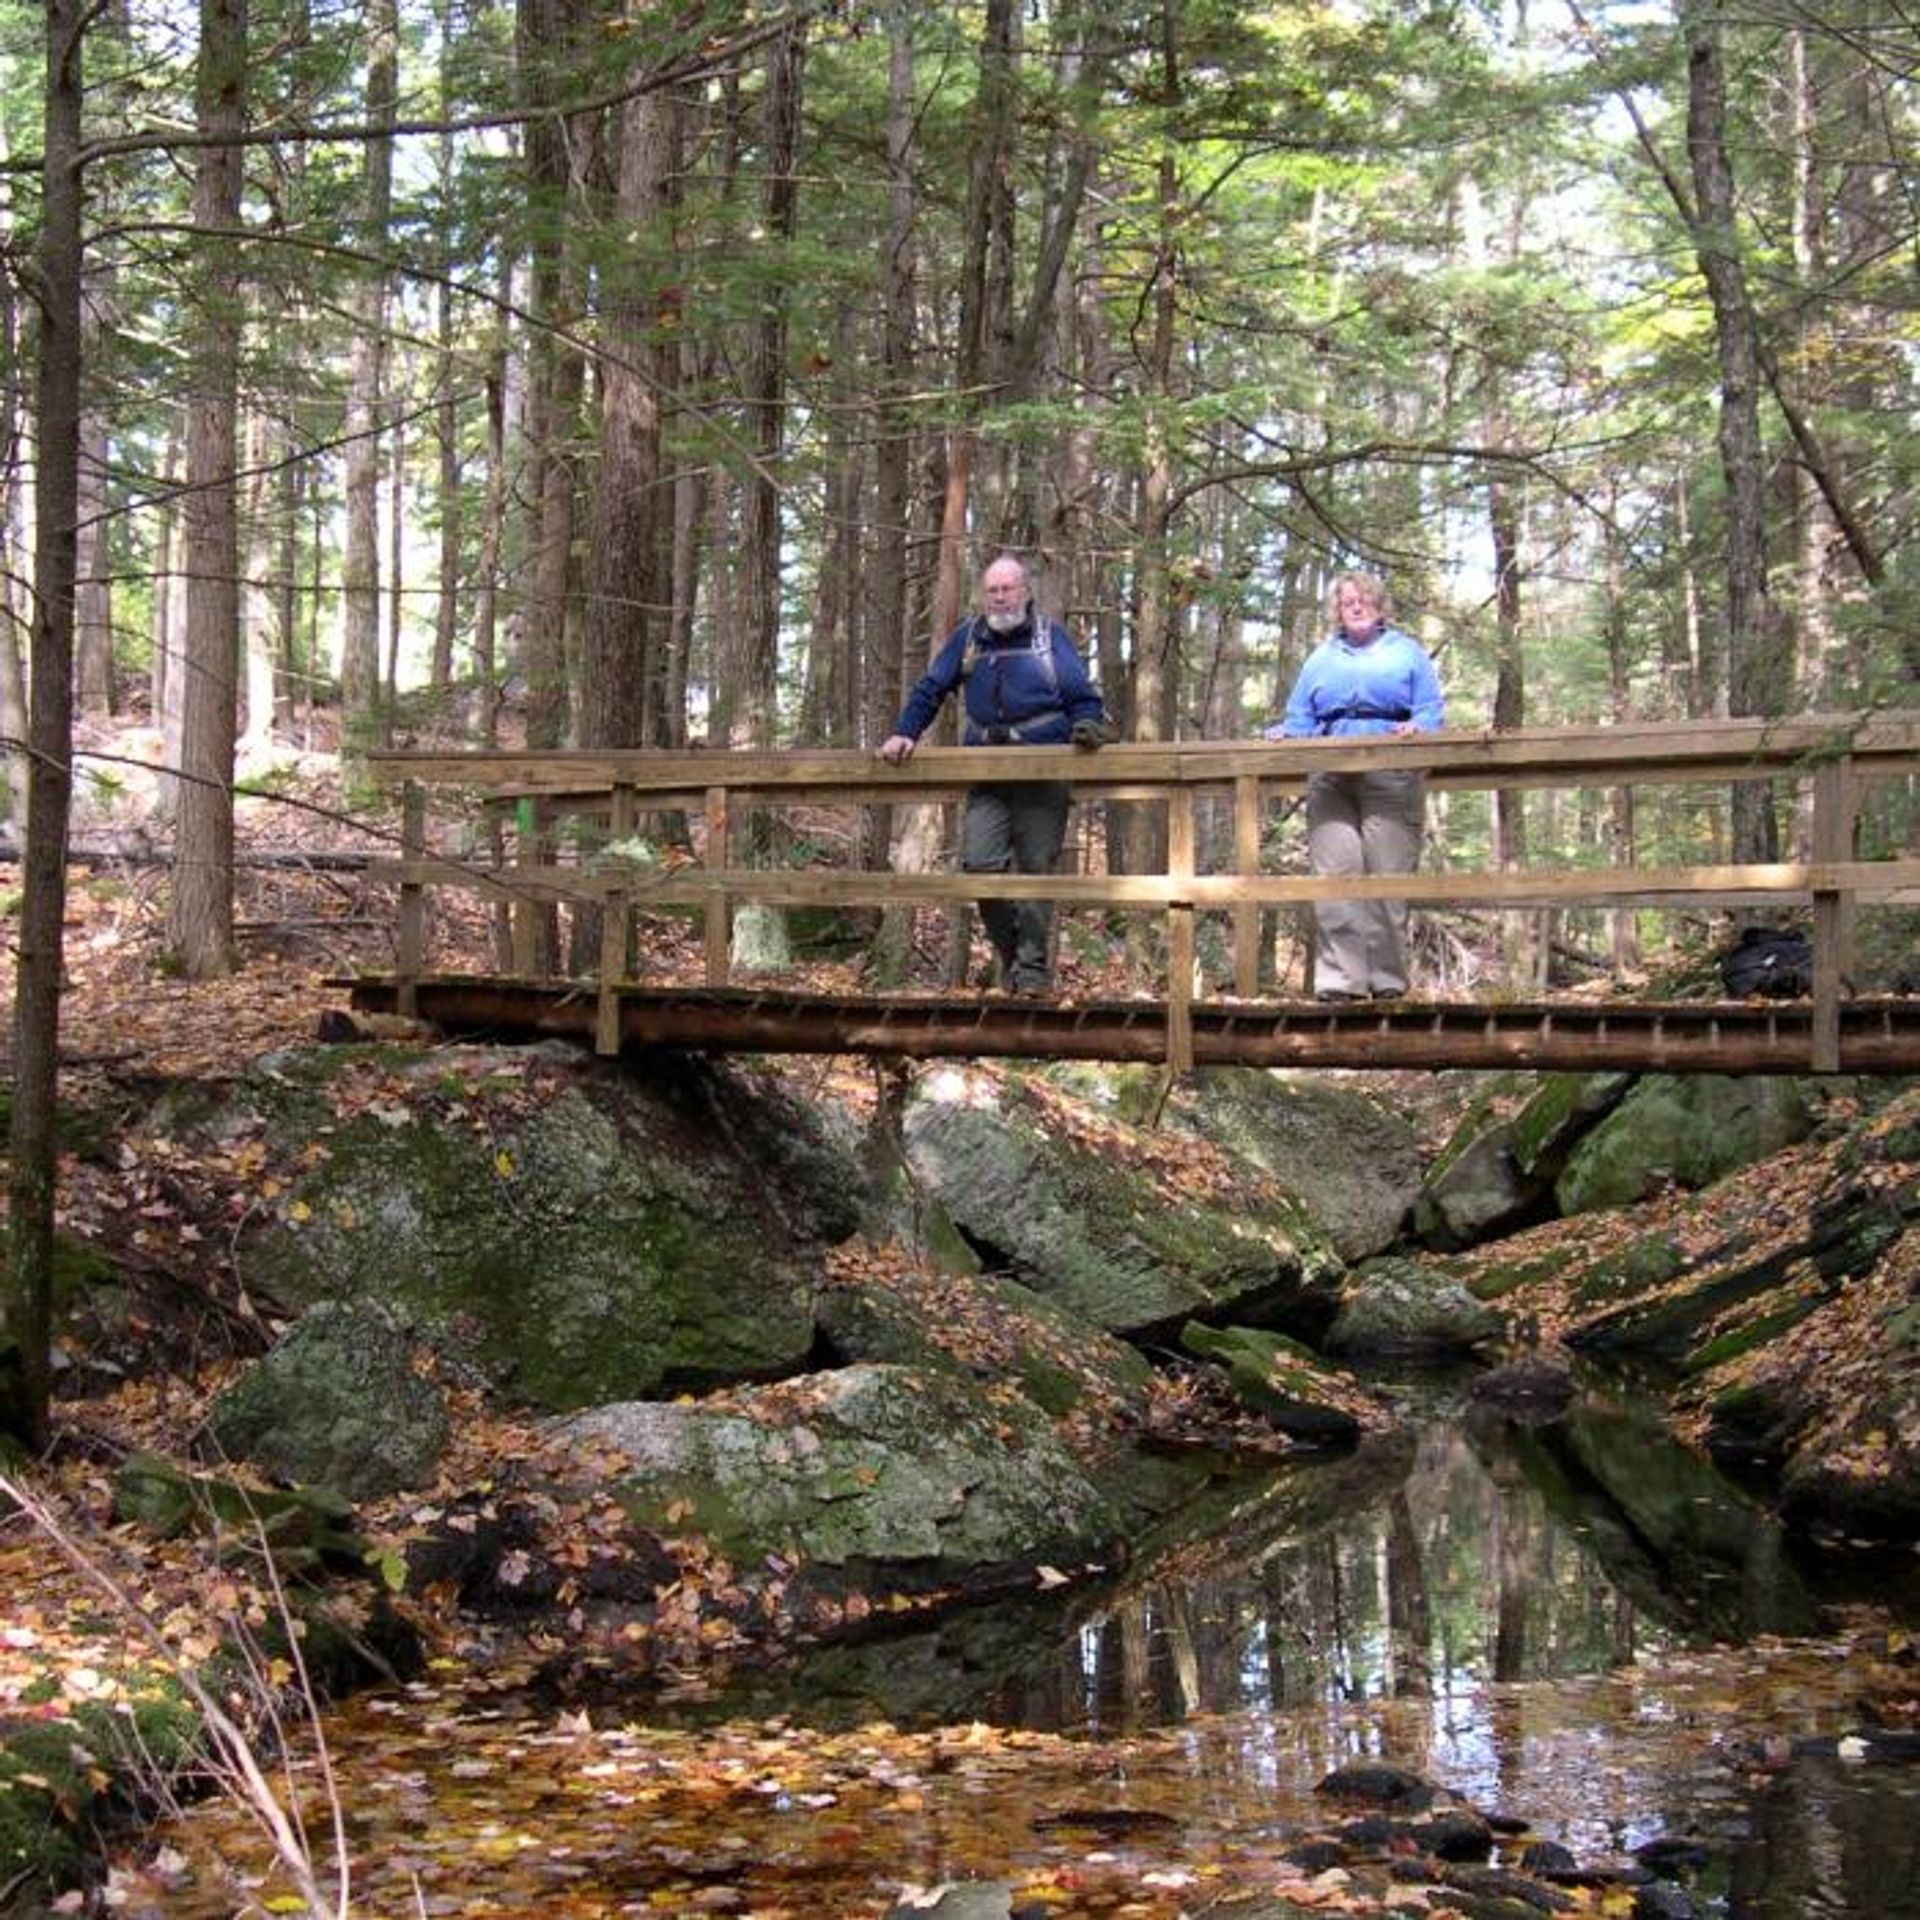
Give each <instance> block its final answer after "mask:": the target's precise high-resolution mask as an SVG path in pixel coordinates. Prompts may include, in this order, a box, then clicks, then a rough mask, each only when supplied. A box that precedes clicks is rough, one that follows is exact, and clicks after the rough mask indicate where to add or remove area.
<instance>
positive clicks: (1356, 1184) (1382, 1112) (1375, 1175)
mask: <svg viewBox="0 0 1920 1920" xmlns="http://www.w3.org/2000/svg"><path fill="white" fill-rule="evenodd" d="M1050 1077H1052V1078H1054V1079H1055V1080H1057V1081H1059V1082H1060V1083H1061V1084H1064V1085H1066V1086H1068V1087H1069V1088H1070V1089H1071V1090H1072V1091H1073V1092H1074V1093H1075V1094H1076V1095H1077V1096H1079V1097H1081V1098H1084V1099H1087V1100H1088V1101H1089V1102H1090V1103H1095V1104H1100V1105H1105V1106H1109V1107H1111V1108H1112V1110H1113V1111H1115V1112H1116V1113H1117V1114H1118V1115H1119V1116H1120V1117H1121V1118H1122V1119H1126V1120H1129V1121H1134V1122H1140V1121H1144V1120H1146V1119H1148V1118H1149V1116H1151V1117H1152V1118H1153V1119H1154V1120H1155V1121H1156V1123H1157V1124H1158V1125H1159V1126H1161V1127H1163V1128H1167V1129H1170V1130H1173V1131H1177V1132H1180V1133H1185V1134H1189V1135H1193V1136H1195V1137H1197V1138H1199V1139H1203V1140H1210V1141H1212V1142H1213V1143H1214V1144H1215V1145H1217V1146H1219V1147H1220V1148H1221V1149H1223V1150H1224V1151H1225V1152H1227V1153H1229V1154H1231V1155H1233V1156H1234V1157H1235V1158H1236V1159H1238V1160H1243V1161H1245V1162H1246V1163H1247V1164H1248V1165H1249V1166H1252V1167H1257V1168H1258V1169H1259V1170H1260V1171H1261V1172H1262V1173H1263V1174H1265V1175H1266V1176H1267V1177H1268V1178H1269V1179H1270V1180H1271V1181H1272V1182H1273V1184H1274V1186H1275V1187H1276V1188H1277V1189H1278V1190H1279V1191H1280V1192H1281V1193H1284V1194H1287V1195H1289V1196H1290V1197H1291V1198H1293V1199H1294V1200H1296V1201H1297V1202H1298V1203H1299V1205H1300V1206H1301V1207H1302V1208H1303V1209H1304V1210H1305V1211H1306V1213H1307V1215H1308V1216H1309V1217H1310V1218H1311V1219H1312V1220H1313V1222H1314V1223H1315V1225H1316V1226H1318V1227H1319V1228H1320V1229H1321V1231H1322V1232H1323V1233H1324V1234H1325V1235H1326V1237H1327V1240H1328V1242H1329V1244H1330V1245H1331V1246H1332V1248H1333V1250H1334V1252H1336V1253H1337V1254H1338V1255H1339V1256H1340V1258H1341V1259H1343V1260H1364V1259H1365V1258H1366V1257H1367V1256H1368V1255H1369V1254H1374V1253H1379V1252H1380V1251H1381V1250H1382V1249H1384V1248H1386V1247H1389V1246H1391V1245H1392V1244H1393V1242H1394V1241H1395V1240H1396V1239H1397V1238H1398V1237H1399V1234H1400V1230H1401V1228H1402V1226H1403V1225H1404V1224H1405V1223H1406V1219H1407V1214H1408V1211H1409V1209H1410V1208H1411V1207H1412V1205H1413V1201H1414V1196H1415V1194H1417V1193H1418V1192H1419V1189H1420V1179H1421V1173H1422V1170H1423V1168H1424V1166H1425V1163H1426V1156H1425V1154H1424V1152H1423V1150H1422V1148H1421V1145H1420V1138H1419V1135H1418V1134H1417V1133H1416V1132H1415V1130H1414V1128H1413V1126H1412V1125H1411V1124H1410V1123H1409V1121H1408V1120H1407V1118H1406V1116H1405V1115H1404V1114H1402V1113H1400V1112H1398V1111H1396V1110H1395V1109H1394V1108H1392V1107H1389V1106H1387V1105H1384V1104H1383V1103H1382V1102H1381V1101H1380V1100H1378V1099H1376V1098H1374V1097H1373V1096H1372V1095H1370V1094H1367V1093H1364V1092H1362V1091H1360V1090H1359V1089H1358V1088H1356V1087H1353V1086H1350V1085H1348V1084H1346V1083H1344V1082H1341V1081H1336V1080H1329V1079H1328V1078H1327V1077H1326V1076H1325V1075H1324V1074H1304V1073H1302V1074H1293V1073H1283V1072H1279V1071H1273V1070H1268V1069H1265V1068H1260V1067H1202V1068H1200V1069H1198V1070H1197V1071H1196V1072H1194V1073H1191V1074H1186V1075H1183V1076H1182V1077H1181V1078H1180V1080H1179V1081H1178V1082H1177V1083H1176V1084H1175V1085H1174V1086H1173V1087H1172V1088H1171V1089H1169V1088H1167V1087H1166V1084H1165V1080H1164V1077H1163V1076H1162V1075H1161V1073H1160V1072H1159V1070H1158V1069H1149V1068H1145V1067H1103V1068H1090V1067H1077V1066H1076V1067H1073V1068H1056V1069H1054V1070H1053V1072H1052V1074H1051V1076H1050ZM1163 1095H1164V1099H1163V1098H1162V1096H1163Z"/></svg>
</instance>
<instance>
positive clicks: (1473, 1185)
mask: <svg viewBox="0 0 1920 1920" xmlns="http://www.w3.org/2000/svg"><path fill="white" fill-rule="evenodd" d="M1631 1084H1632V1079H1631V1076H1629V1075H1626V1074H1618V1073H1553V1074H1548V1075H1546V1076H1545V1077H1544V1078H1543V1079H1541V1080H1540V1081H1539V1082H1538V1083H1537V1084H1536V1085H1534V1086H1532V1088H1531V1091H1525V1092H1524V1097H1522V1095H1523V1090H1524V1089H1525V1087H1526V1083H1525V1082H1516V1081H1514V1080H1511V1079H1507V1080H1503V1081H1502V1082H1501V1083H1500V1084H1499V1085H1498V1086H1497V1087H1496V1088H1495V1089H1492V1090H1490V1091H1489V1092H1488V1093H1486V1094H1483V1095H1482V1097H1481V1098H1480V1099H1479V1100H1478V1101H1476V1102H1475V1104H1474V1105H1473V1106H1472V1107H1471V1108H1470V1109H1469V1110H1468V1112H1467V1114H1466V1115H1465V1116H1464V1117H1463V1118H1462V1120H1461V1122H1460V1124H1459V1125H1458V1126H1457V1127H1456V1128H1455V1129H1454V1132H1453V1136H1452V1138H1451V1139H1450V1140H1449V1141H1448V1143H1447V1145H1446V1147H1445V1148H1444V1149H1443V1150H1442V1151H1441V1153H1440V1154H1439V1155H1438V1156H1437V1157H1436V1159H1435V1161H1434V1164H1433V1166H1432V1167H1431V1168H1430V1169H1429V1170H1428V1173H1427V1177H1426V1180H1425V1182H1424V1183H1423V1185H1422V1186H1421V1189H1420V1192H1419V1195H1418V1197H1417V1199H1416V1200H1415V1202H1414V1209H1413V1230H1414V1233H1415V1235H1416V1236H1417V1237H1418V1238H1419V1239H1420V1240H1421V1242H1422V1243H1423V1244H1425V1245H1427V1246H1430V1247H1434V1248H1437V1249H1440V1250H1444V1251H1452V1250H1457V1249H1459V1248H1462V1247H1470V1246H1477V1245H1479V1244H1480V1243H1481V1242H1483V1241H1486V1240H1490V1239H1493V1238H1495V1237H1496V1236H1498V1235H1500V1234H1503V1233H1511V1232H1514V1231H1516V1230H1517V1229H1519V1228H1521V1227H1524V1226H1526V1225H1529V1224H1530V1223H1532V1222H1534V1221H1538V1220H1541V1219H1545V1218H1548V1217H1550V1216H1551V1214H1552V1213H1553V1211H1554V1197H1553V1196H1554V1182H1555V1180H1556V1179H1557V1178H1558V1177H1559V1175H1560V1173H1561V1170H1562V1169H1563V1168H1564V1167H1565V1166H1566V1164H1567V1160H1568V1157H1569V1155H1571V1154H1572V1153H1573V1152H1574V1150H1575V1148H1576V1147H1577V1146H1578V1144H1579V1142H1580V1141H1581V1140H1582V1139H1583V1138H1584V1137H1585V1136H1586V1134H1587V1133H1588V1132H1589V1130H1590V1129H1592V1128H1593V1127H1594V1126H1595V1125H1596V1124H1598V1122H1599V1121H1600V1120H1601V1119H1602V1118H1603V1117H1604V1116H1605V1115H1606V1114H1607V1113H1609V1112H1610V1111H1611V1110H1612V1109H1613V1108H1614V1107H1615V1106H1616V1105H1617V1104H1618V1103H1619V1102H1620V1100H1621V1099H1622V1098H1623V1097H1624V1096H1625V1094H1626V1092H1627V1089H1628V1088H1629V1087H1630V1086H1631Z"/></svg>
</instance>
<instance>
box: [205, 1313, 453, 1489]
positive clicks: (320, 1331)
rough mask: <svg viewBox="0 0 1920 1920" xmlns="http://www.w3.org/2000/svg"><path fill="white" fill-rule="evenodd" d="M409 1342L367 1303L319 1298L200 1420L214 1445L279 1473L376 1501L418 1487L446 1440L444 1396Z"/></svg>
mask: <svg viewBox="0 0 1920 1920" xmlns="http://www.w3.org/2000/svg"><path fill="white" fill-rule="evenodd" d="M413 1357H414V1356H413V1349H412V1345H411V1342H410V1341H409V1340H408V1339H407V1337H406V1335H405V1334H404V1333H403V1332H402V1330H401V1329H400V1328H399V1327H397V1326H396V1325H395V1324H394V1322H393V1318H392V1316H391V1315H390V1314H388V1313H387V1312H386V1311H385V1310H384V1309H383V1308H381V1307H378V1306H376V1305H374V1304H373V1303H372V1302H370V1301H321V1302H320V1303H319V1304H318V1305H317V1306H315V1307H313V1308H311V1309H310V1310H309V1311H308V1312H307V1313H305V1314H303V1315H302V1316H301V1318H300V1320H299V1321H298V1322H297V1323H296V1324H295V1325H294V1327H293V1328H292V1329H291V1331H289V1332H288V1333H287V1334H286V1336H285V1337H284V1338H283V1339H282V1340H281V1341H280V1342H279V1344H278V1345H276V1346H275V1347H274V1348H273V1350H272V1351H271V1352H270V1353H268V1354H267V1355H266V1356H265V1358H264V1359H262V1360H260V1361H258V1362H256V1363H255V1364H254V1365H253V1366H252V1367H250V1368H248V1369H247V1371H246V1372H244V1373H243V1374H241V1375H240V1376H239V1378H238V1379H236V1380H234V1381H233V1382H232V1383H231V1384H230V1385H229V1386H227V1387H226V1388H225V1389H224V1390H223V1391H222V1393H221V1394H220V1396H219V1398H218V1399H217V1400H216V1401H215V1402H214V1405H213V1410H212V1413H211V1414H210V1415H209V1420H208V1425H209V1429H210V1431H211V1433H212V1435H213V1438H214V1440H215V1442H216V1443H217V1444H218V1445H219V1447H220V1448H221V1450H222V1451H223V1452H225V1453H227V1454H230V1455H231V1456H233V1457H234V1458H235V1459H240V1460H248V1461H251V1462H252V1463H253V1464H254V1465H255V1466H258V1467H260V1468H261V1469H263V1470H264V1471H265V1472H267V1473H269V1474H272V1475H273V1476H274V1477H276V1478H277V1479H282V1480H292V1481H297V1482H302V1483H306V1484H315V1483H317V1484H320V1485H324V1486H329V1487H335V1488H337V1489H338V1490H339V1491H340V1492H341V1493H343V1494H344V1495H345V1496H346V1497H347V1498H348V1499H349V1500H374V1499H379V1498H380V1497H381V1496H383V1495H385V1494H389V1493H397V1492H399V1491H400V1490H401V1489H402V1488H404V1487H415V1486H420V1485H422V1484H423V1483H424V1482H425V1481H427V1480H428V1479H430V1478H431V1477H432V1474H433V1470H434V1466H435V1464H436V1462H437V1461H438V1460H439V1458H440V1455H441V1452H442V1451H443V1449H444V1448H445V1446H446V1444H447V1434H448V1424H447V1409H446V1402H445V1400H444V1398H443V1396H442V1395H441V1393H440V1390H439V1389H438V1388H437V1387H436V1386H434V1385H433V1383H432V1382H431V1381H429V1380H427V1379H425V1378H424V1377H423V1376H422V1375H421V1374H420V1373H419V1372H418V1371H417V1370H416V1369H415V1367H414V1364H413Z"/></svg>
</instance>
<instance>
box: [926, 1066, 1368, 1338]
mask: <svg viewBox="0 0 1920 1920" xmlns="http://www.w3.org/2000/svg"><path fill="white" fill-rule="evenodd" d="M905 1143H906V1152H907V1157H908V1161H909V1163H910V1165H911V1166H912V1168H913V1171H914V1174H915V1177H916V1178H917V1179H918V1180H919V1181H920V1182H921V1183H922V1185H923V1186H924V1187H926V1188H927V1189H928V1190H929V1191H930V1193H931V1194H932V1195H933V1197H934V1198H935V1199H936V1200H937V1201H938V1202H939V1203H940V1205H941V1206H942V1207H943V1208H944V1209H945V1211H946V1213H947V1214H948V1216H949V1217H950V1218H951V1219H952V1220H953V1221H954V1223H955V1224H956V1225H957V1226H958V1227H959V1228H960V1230H961V1231H962V1232H963V1233H965V1234H966V1236H967V1237H968V1239H969V1240H970V1241H972V1242H973V1244H974V1245H975V1246H976V1247H977V1248H978V1249H979V1250H980V1251H981V1255H982V1258H983V1259H984V1260H985V1261H986V1262H987V1263H988V1264H989V1265H990V1266H994V1267H1000V1268H1004V1269H1005V1270H1007V1271H1009V1272H1010V1273H1011V1274H1012V1275H1013V1277H1014V1278H1016V1279H1018V1280H1019V1281H1020V1282H1021V1283H1022V1284H1024V1285H1026V1286H1028V1287H1031V1288H1032V1289H1033V1290H1034V1291H1035V1292H1036V1293H1039V1294H1041V1295H1043V1296H1045V1297H1046V1298H1047V1299H1049V1300H1051V1301H1052V1302H1054V1303H1055V1304H1056V1305H1057V1306H1060V1307H1063V1308H1065V1309H1066V1310H1067V1311H1069V1312H1070V1313H1073V1314H1076V1315H1078V1316H1079V1317H1080V1318H1081V1319H1084V1320H1088V1321H1091V1322H1092V1323H1093V1324H1094V1325H1095V1326H1098V1327H1104V1328H1106V1329H1107V1330H1108V1331H1110V1332H1113V1333H1117V1334H1120V1335H1122V1336H1123V1337H1125V1338H1128V1339H1132V1340H1147V1341H1150V1340H1156V1339H1168V1338H1171V1337H1173V1335H1175V1334H1176V1333H1177V1332H1178V1329H1179V1328H1180V1326H1181V1325H1183V1324H1184V1323H1185V1322H1186V1321H1187V1320H1189V1319H1193V1318H1199V1319H1233V1320H1236V1321H1239V1322H1242V1323H1244V1324H1249V1325H1274V1326H1281V1325H1297V1324H1302V1323H1307V1324H1311V1325H1313V1326H1316V1327H1317V1326H1319V1325H1324V1323H1325V1320H1326V1318H1327V1317H1328V1315H1329V1314H1330V1313H1331V1311H1332V1307H1333V1302H1334V1290H1335V1284H1336V1282H1337V1278H1338V1275H1339V1272H1340V1264H1341V1263H1340V1260H1339V1257H1338V1255H1337V1254H1336V1253H1335V1252H1334V1250H1333V1248H1332V1246H1331V1245H1330V1244H1329V1243H1328V1241H1327V1239H1326V1237H1325V1235H1324V1234H1322V1233H1321V1231H1320V1230H1319V1228H1318V1227H1316V1226H1315V1225H1314V1223H1313V1221H1312V1220H1311V1219H1310V1218H1309V1217H1308V1216H1307V1214H1306V1212H1305V1210H1304V1209H1303V1208H1302V1207H1301V1206H1300V1205H1299V1204H1298V1202H1296V1201H1294V1200H1293V1199H1291V1198H1290V1197H1289V1196H1288V1195H1286V1194H1285V1193H1283V1192H1282V1191H1281V1190H1280V1188H1279V1187H1278V1185H1277V1183H1276V1182H1274V1181H1273V1180H1272V1179H1271V1178H1269V1177H1268V1176H1267V1175H1266V1174H1264V1173H1263V1172H1262V1171H1261V1170H1260V1169H1259V1168H1258V1167H1256V1166H1253V1165H1251V1164H1249V1163H1247V1162H1246V1161H1243V1160H1239V1159H1237V1158H1235V1157H1233V1156H1230V1155H1228V1154H1226V1153H1225V1152H1224V1151H1222V1152H1219V1153H1218V1154H1217V1156H1216V1157H1215V1158H1214V1159H1213V1160H1212V1161H1211V1163H1202V1167H1201V1169H1200V1177H1199V1178H1196V1166H1195V1161H1194V1156H1193V1154H1192V1151H1191V1149H1188V1150H1186V1151H1185V1152H1184V1153H1183V1154H1180V1155H1171V1154H1169V1153H1167V1152H1166V1151H1165V1149H1164V1147H1163V1145H1162V1144H1161V1143H1160V1142H1159V1141H1158V1140H1157V1139H1156V1137H1155V1136H1154V1135H1153V1134H1151V1133H1149V1132H1147V1131H1146V1130H1144V1129H1142V1128H1138V1127H1134V1126H1132V1125H1130V1124H1128V1123H1127V1122H1125V1121H1124V1120H1121V1119H1119V1118H1118V1117H1113V1116H1096V1115H1094V1114H1092V1113H1090V1112H1089V1111H1088V1110H1087V1109H1085V1108H1084V1107H1080V1106H1070V1105H1069V1104H1068V1103H1066V1102H1065V1101H1063V1100H1062V1099H1061V1098H1060V1096H1059V1094H1058V1093H1057V1091H1055V1090H1054V1089H1052V1088H1050V1087H1048V1086H1046V1085H1045V1084H1044V1083H1043V1082H1040V1081H1038V1080H1020V1079H1016V1078H1013V1077H1010V1076H1005V1075H996V1074H991V1073H986V1072H979V1071H966V1070H963V1069H960V1068H942V1069H941V1070H939V1071H938V1072H936V1073H933V1074H929V1075H927V1076H925V1077H924V1078H923V1079H922V1080H921V1081H920V1082H919V1083H918V1084H917V1085H916V1087H915V1090H914V1094H913V1098H912V1100H911V1102H910V1103H909V1105H908V1108H907V1113H906V1121H905Z"/></svg>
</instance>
